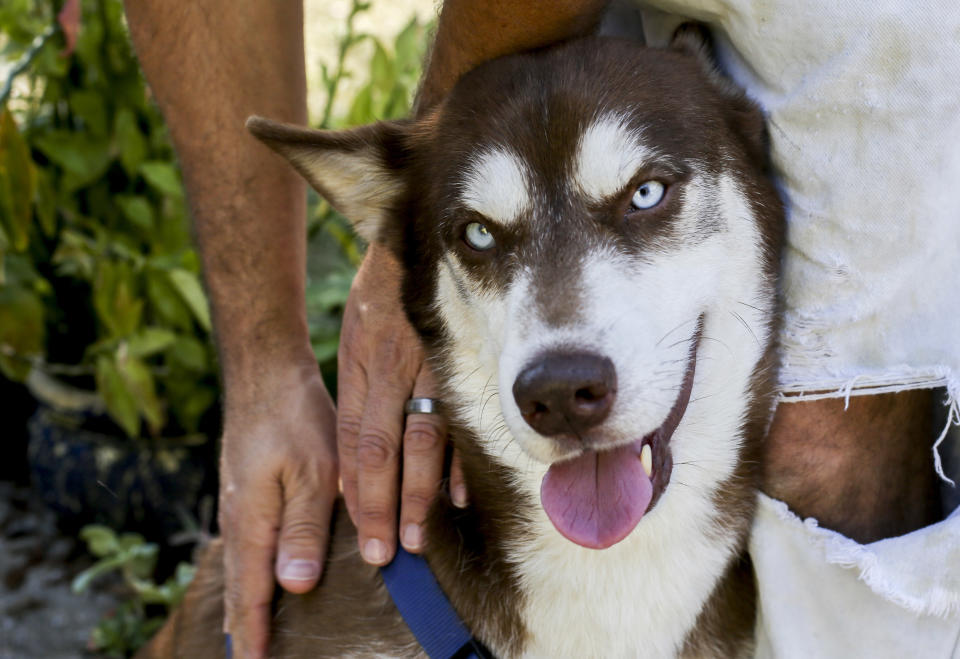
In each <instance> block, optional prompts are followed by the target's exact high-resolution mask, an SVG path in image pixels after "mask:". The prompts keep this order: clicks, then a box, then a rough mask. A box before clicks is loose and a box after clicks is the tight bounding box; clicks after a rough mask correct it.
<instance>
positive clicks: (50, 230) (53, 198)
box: [34, 169, 57, 238]
mask: <svg viewBox="0 0 960 659" xmlns="http://www.w3.org/2000/svg"><path fill="white" fill-rule="evenodd" d="M36 171H37V192H36V196H35V197H34V208H35V209H36V213H37V221H38V222H39V223H40V229H42V230H43V234H44V235H45V236H46V237H48V238H52V237H53V235H54V234H55V233H56V231H57V193H56V191H55V190H54V189H53V183H52V182H51V181H50V174H49V173H48V172H47V171H46V170H45V169H37V170H36Z"/></svg>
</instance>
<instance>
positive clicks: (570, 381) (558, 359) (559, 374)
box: [513, 352, 617, 437]
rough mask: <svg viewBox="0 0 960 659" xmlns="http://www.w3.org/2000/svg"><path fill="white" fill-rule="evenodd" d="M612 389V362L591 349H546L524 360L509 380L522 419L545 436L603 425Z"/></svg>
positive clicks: (579, 432) (614, 384)
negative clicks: (556, 350)
mask: <svg viewBox="0 0 960 659" xmlns="http://www.w3.org/2000/svg"><path fill="white" fill-rule="evenodd" d="M616 393H617V372H616V370H615V369H614V367H613V362H611V361H610V360H609V359H607V358H606V357H601V356H600V355H593V354H590V353H567V352H549V353H546V354H544V355H542V356H540V357H538V358H537V359H535V360H534V361H532V362H531V363H529V364H527V365H526V367H524V369H523V370H522V371H521V372H520V375H518V376H517V379H516V381H514V383H513V398H514V400H516V401H517V405H518V406H519V407H520V413H521V414H522V415H523V418H524V420H526V422H527V423H528V424H530V427H531V428H533V429H534V430H536V431H537V432H538V433H540V434H541V435H546V436H548V437H551V436H554V435H562V434H574V435H577V436H580V435H582V434H583V433H584V432H585V431H586V430H589V429H590V428H592V427H594V426H596V425H598V424H600V423H602V422H603V420H604V419H606V418H607V415H608V414H609V413H610V408H611V407H612V406H613V399H614V397H615V396H616Z"/></svg>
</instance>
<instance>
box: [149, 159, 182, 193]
mask: <svg viewBox="0 0 960 659" xmlns="http://www.w3.org/2000/svg"><path fill="white" fill-rule="evenodd" d="M140 173H141V174H142V175H143V178H144V179H146V181H147V183H149V184H150V185H151V186H152V187H153V188H154V189H155V190H157V191H158V192H160V193H161V194H164V195H167V196H170V197H174V198H176V199H182V198H183V186H182V185H181V183H180V176H179V174H177V170H176V168H175V167H174V166H173V165H172V164H171V163H169V162H164V161H162V160H151V161H148V162H145V163H143V164H142V165H140Z"/></svg>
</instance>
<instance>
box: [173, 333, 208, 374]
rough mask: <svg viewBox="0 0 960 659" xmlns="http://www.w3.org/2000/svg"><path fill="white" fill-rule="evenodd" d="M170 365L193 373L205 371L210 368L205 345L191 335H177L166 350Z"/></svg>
mask: <svg viewBox="0 0 960 659" xmlns="http://www.w3.org/2000/svg"><path fill="white" fill-rule="evenodd" d="M167 359H168V360H169V362H170V363H171V365H173V366H176V367H179V368H182V369H184V370H186V371H193V372H195V373H205V372H207V371H208V370H209V369H210V361H209V355H208V353H207V346H206V344H204V343H203V342H202V341H200V340H199V339H197V338H195V337H193V336H178V337H176V340H175V341H174V342H173V345H172V346H171V347H170V349H169V350H168V351H167Z"/></svg>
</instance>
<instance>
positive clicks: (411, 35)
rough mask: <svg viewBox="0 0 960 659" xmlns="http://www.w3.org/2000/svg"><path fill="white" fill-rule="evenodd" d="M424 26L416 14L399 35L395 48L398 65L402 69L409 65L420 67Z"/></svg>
mask: <svg viewBox="0 0 960 659" xmlns="http://www.w3.org/2000/svg"><path fill="white" fill-rule="evenodd" d="M423 44H424V39H423V26H421V25H420V22H419V21H418V20H417V17H416V16H414V17H413V18H411V19H410V22H409V23H407V25H406V27H404V28H403V30H402V31H401V32H400V34H398V35H397V39H396V41H394V46H393V50H394V53H395V54H396V55H395V56H396V66H397V68H398V69H400V70H404V69H406V68H408V67H416V68H419V65H420V63H421V62H422V60H423Z"/></svg>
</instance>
